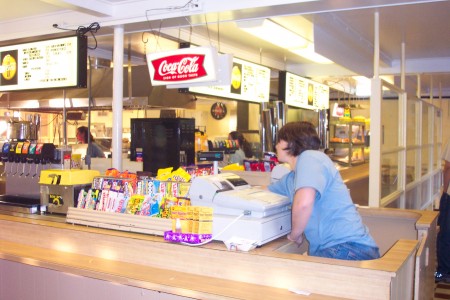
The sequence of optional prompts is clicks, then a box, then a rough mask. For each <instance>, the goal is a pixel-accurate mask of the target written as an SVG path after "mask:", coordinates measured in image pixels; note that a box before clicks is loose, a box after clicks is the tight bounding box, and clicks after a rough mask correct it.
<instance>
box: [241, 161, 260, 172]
mask: <svg viewBox="0 0 450 300" xmlns="http://www.w3.org/2000/svg"><path fill="white" fill-rule="evenodd" d="M244 168H245V171H260V169H259V168H260V165H259V160H256V159H244Z"/></svg>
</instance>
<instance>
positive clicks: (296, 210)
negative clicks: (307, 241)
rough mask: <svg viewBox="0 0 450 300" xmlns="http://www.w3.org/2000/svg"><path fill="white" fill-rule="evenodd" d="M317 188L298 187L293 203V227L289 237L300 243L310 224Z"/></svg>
mask: <svg viewBox="0 0 450 300" xmlns="http://www.w3.org/2000/svg"><path fill="white" fill-rule="evenodd" d="M315 197H316V190H315V189H313V188H301V189H298V190H297V192H296V193H295V195H294V201H293V205H292V229H291V233H290V234H288V239H289V240H290V241H293V242H295V243H297V244H298V245H300V244H301V243H302V242H303V232H304V231H305V228H306V225H308V221H309V218H310V217H311V214H312V211H313V208H314V199H315Z"/></svg>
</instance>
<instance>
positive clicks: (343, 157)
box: [329, 121, 368, 166]
mask: <svg viewBox="0 0 450 300" xmlns="http://www.w3.org/2000/svg"><path fill="white" fill-rule="evenodd" d="M330 137H331V138H330V142H329V148H332V149H335V154H334V155H331V156H330V157H331V159H332V160H333V161H336V162H338V163H341V164H345V165H348V166H352V165H357V164H363V163H365V156H364V150H365V148H367V147H368V146H367V145H366V143H365V123H364V122H353V121H344V122H337V123H335V124H333V125H331V126H330ZM332 139H333V140H334V141H332ZM354 141H356V142H354ZM345 149H348V151H346V150H345Z"/></svg>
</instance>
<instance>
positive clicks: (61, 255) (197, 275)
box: [0, 208, 437, 300]
mask: <svg viewBox="0 0 450 300" xmlns="http://www.w3.org/2000/svg"><path fill="white" fill-rule="evenodd" d="M359 209H360V212H361V215H362V216H363V219H364V222H365V223H366V224H367V225H368V227H369V229H370V231H371V233H372V235H373V236H374V238H375V240H376V241H377V243H378V244H379V245H380V248H381V252H382V253H383V256H382V257H381V258H380V259H376V260H370V261H344V260H336V259H327V258H319V257H311V256H307V255H305V254H303V253H304V249H302V248H297V247H294V246H293V244H291V243H290V242H288V240H287V239H286V238H285V237H281V238H278V239H276V240H274V241H272V242H269V243H267V244H265V245H263V246H262V247H259V248H256V249H254V250H252V251H250V252H236V251H228V250H227V248H226V247H225V245H224V244H223V243H222V242H211V243H209V244H207V245H203V246H200V247H190V246H185V245H179V244H175V243H170V242H166V241H164V240H163V238H162V237H159V236H152V235H145V234H138V233H129V232H121V231H114V230H108V229H100V228H92V227H86V226H80V225H72V224H67V223H64V219H63V218H62V217H61V219H60V220H58V219H57V218H54V219H47V218H46V217H44V218H41V217H39V216H33V217H24V216H12V215H2V214H0V227H1V228H2V230H1V231H0V299H38V300H40V299H46V300H49V299H50V300H51V299H62V298H64V299H106V298H108V299H110V300H115V299H127V300H134V299H192V298H193V299H262V298H264V299H383V300H384V299H402V300H403V299H427V298H428V299H430V298H432V295H433V292H434V291H433V287H434V275H433V273H434V269H435V238H436V217H437V213H436V212H432V211H403V210H397V209H378V208H359ZM292 291H296V292H298V293H300V294H298V293H294V292H292Z"/></svg>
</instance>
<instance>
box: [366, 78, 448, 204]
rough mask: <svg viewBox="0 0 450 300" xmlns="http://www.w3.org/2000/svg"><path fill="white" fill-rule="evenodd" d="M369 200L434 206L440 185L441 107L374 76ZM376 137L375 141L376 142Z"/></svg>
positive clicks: (383, 202)
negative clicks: (408, 93) (408, 94)
mask: <svg viewBox="0 0 450 300" xmlns="http://www.w3.org/2000/svg"><path fill="white" fill-rule="evenodd" d="M372 100H373V102H372V103H371V106H370V107H371V110H370V114H371V129H373V130H372V131H371V132H372V135H371V149H370V176H371V179H370V182H369V205H371V206H375V205H379V206H382V207H396V208H407V209H430V208H432V207H433V203H435V202H436V200H438V199H439V196H440V195H439V190H440V188H441V184H442V182H441V168H440V165H441V158H440V155H441V153H440V151H441V147H442V117H441V115H440V114H441V112H440V109H439V108H438V107H436V106H434V105H433V104H431V103H430V102H429V101H426V100H422V99H419V98H410V99H408V100H406V92H405V91H403V90H401V89H399V88H397V87H395V86H393V85H391V84H389V83H387V82H384V81H382V80H380V79H378V78H374V79H372V98H371V101H372ZM372 141H373V143H372Z"/></svg>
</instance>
